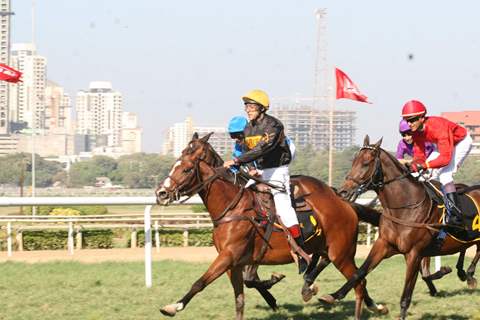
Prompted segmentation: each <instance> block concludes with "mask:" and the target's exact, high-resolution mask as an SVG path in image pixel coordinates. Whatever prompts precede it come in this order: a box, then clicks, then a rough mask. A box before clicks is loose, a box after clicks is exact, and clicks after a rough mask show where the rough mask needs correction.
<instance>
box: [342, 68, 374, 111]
mask: <svg viewBox="0 0 480 320" xmlns="http://www.w3.org/2000/svg"><path fill="white" fill-rule="evenodd" d="M335 76H336V78H337V99H341V98H345V99H351V100H355V101H360V102H366V103H371V102H369V101H368V100H367V99H368V98H367V96H366V95H364V94H362V93H361V92H360V90H359V89H358V87H357V85H356V84H355V83H353V81H352V80H350V78H349V77H348V76H347V75H346V74H345V72H343V71H342V70H340V69H338V68H335Z"/></svg>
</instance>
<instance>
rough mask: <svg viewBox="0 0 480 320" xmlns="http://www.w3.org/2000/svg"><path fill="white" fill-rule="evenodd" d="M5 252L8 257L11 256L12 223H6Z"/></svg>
mask: <svg viewBox="0 0 480 320" xmlns="http://www.w3.org/2000/svg"><path fill="white" fill-rule="evenodd" d="M7 252H8V253H7V254H8V256H9V257H11V256H12V223H11V222H8V223H7Z"/></svg>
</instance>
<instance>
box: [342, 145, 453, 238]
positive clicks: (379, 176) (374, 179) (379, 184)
mask: <svg viewBox="0 0 480 320" xmlns="http://www.w3.org/2000/svg"><path fill="white" fill-rule="evenodd" d="M365 149H367V150H372V151H374V152H375V165H374V170H373V172H372V174H371V175H370V177H369V178H368V179H366V181H365V182H363V183H362V182H361V181H359V180H357V179H354V178H353V177H351V176H347V177H346V180H351V181H353V182H355V183H356V184H357V185H358V187H357V188H356V189H355V191H354V195H353V196H354V199H356V198H357V197H358V196H359V195H360V194H362V193H364V192H366V191H368V190H374V191H376V192H379V191H380V190H382V189H383V188H384V187H385V186H386V185H388V184H390V183H392V182H394V181H398V180H401V179H405V178H408V177H409V176H410V172H406V171H405V170H404V169H403V168H399V169H400V170H401V171H403V173H402V174H401V175H399V176H397V177H394V178H392V179H388V180H386V181H385V180H384V174H383V169H382V164H381V160H380V153H381V152H382V151H383V152H385V153H386V154H387V156H388V157H389V158H392V156H391V155H390V154H389V153H388V152H386V151H384V150H382V149H381V148H379V147H376V146H370V145H367V146H363V147H362V148H360V150H359V152H360V151H362V150H365ZM424 194H425V196H424V197H423V199H422V200H420V201H418V202H416V203H412V204H407V205H403V206H399V207H390V206H388V203H386V204H385V209H388V210H400V209H416V208H419V207H420V206H422V205H423V204H424V203H425V201H427V200H430V205H429V209H428V211H427V212H428V213H430V212H431V211H432V209H433V201H432V199H431V198H430V197H429V196H428V193H427V191H426V190H425V191H424ZM382 216H383V217H385V218H386V219H388V220H390V221H392V222H394V223H397V224H400V225H404V226H408V227H412V228H426V229H429V230H431V231H435V232H438V231H439V230H440V229H441V228H442V227H443V226H444V225H443V224H441V223H420V222H409V221H405V220H403V219H400V218H397V217H395V216H392V215H390V214H389V213H387V210H384V212H383V213H382Z"/></svg>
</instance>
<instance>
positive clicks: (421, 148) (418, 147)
mask: <svg viewBox="0 0 480 320" xmlns="http://www.w3.org/2000/svg"><path fill="white" fill-rule="evenodd" d="M466 135H467V129H465V128H464V127H462V126H460V125H458V124H456V123H455V122H452V121H450V120H447V119H445V118H442V117H426V118H425V122H424V123H423V130H422V131H418V130H417V131H416V132H414V133H413V158H414V159H419V160H422V161H426V158H427V157H426V155H425V142H430V143H434V144H436V145H437V149H438V152H439V153H440V155H439V156H438V157H437V158H435V159H433V160H431V161H429V162H428V163H427V165H428V167H429V168H442V167H444V166H446V165H448V164H449V163H450V161H451V160H452V155H453V151H454V149H455V146H456V145H457V144H458V143H459V142H460V141H462V140H463V139H464V138H465V137H466Z"/></svg>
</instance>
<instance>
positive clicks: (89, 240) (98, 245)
mask: <svg viewBox="0 0 480 320" xmlns="http://www.w3.org/2000/svg"><path fill="white" fill-rule="evenodd" d="M82 236H83V248H85V249H111V248H113V231H112V230H110V229H107V230H83V231H82Z"/></svg>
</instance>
